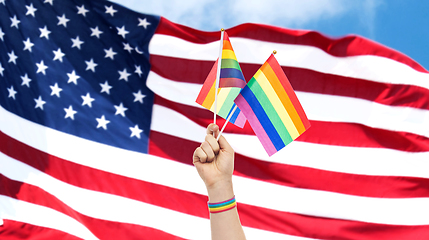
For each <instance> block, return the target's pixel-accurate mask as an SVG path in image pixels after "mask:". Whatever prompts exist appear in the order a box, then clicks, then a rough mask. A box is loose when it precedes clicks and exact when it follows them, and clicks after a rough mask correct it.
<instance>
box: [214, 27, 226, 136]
mask: <svg viewBox="0 0 429 240" xmlns="http://www.w3.org/2000/svg"><path fill="white" fill-rule="evenodd" d="M220 32H221V34H220V48H219V58H218V62H217V72H216V83H215V86H216V88H215V101H214V116H213V123H214V124H216V115H217V93H218V89H219V78H220V68H221V66H222V65H221V62H222V49H223V35H224V33H225V30H224V29H223V28H222V29H221V30H220ZM213 136H214V133H213Z"/></svg>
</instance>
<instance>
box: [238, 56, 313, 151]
mask: <svg viewBox="0 0 429 240" xmlns="http://www.w3.org/2000/svg"><path fill="white" fill-rule="evenodd" d="M235 103H236V104H237V106H238V108H240V110H241V112H242V113H244V115H245V116H246V118H247V119H248V120H249V123H250V126H251V127H252V128H253V131H254V132H255V134H256V136H257V137H258V138H259V141H261V143H262V145H263V147H264V148H265V151H267V153H268V155H269V156H271V155H273V154H274V153H276V152H277V151H279V150H280V149H282V148H283V147H285V146H286V145H287V144H289V143H291V142H292V141H293V140H295V139H296V138H297V137H298V136H299V135H301V134H302V133H303V132H304V131H305V130H307V129H308V128H309V127H310V122H309V121H308V118H307V116H306V115H305V112H304V110H303V108H302V106H301V104H300V103H299V101H298V98H297V97H296V94H295V92H294V91H293V88H292V86H291V85H290V83H289V80H288V79H287V77H286V75H285V73H284V72H283V70H282V68H281V67H280V64H279V63H278V62H277V60H276V58H275V57H274V55H273V54H271V56H270V57H269V58H268V59H267V61H266V62H265V63H264V65H262V67H261V68H259V70H258V71H257V72H256V73H255V75H254V76H253V77H252V79H250V80H249V82H248V83H247V85H246V86H245V87H244V88H243V90H241V92H240V94H239V95H238V96H237V98H236V99H235Z"/></svg>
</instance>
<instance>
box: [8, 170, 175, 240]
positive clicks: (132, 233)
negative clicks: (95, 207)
mask: <svg viewBox="0 0 429 240" xmlns="http://www.w3.org/2000/svg"><path fill="white" fill-rule="evenodd" d="M0 183H2V185H3V186H5V187H4V188H0V194H1V195H6V196H9V197H12V198H15V199H19V200H22V201H26V202H30V203H34V204H37V205H41V206H45V207H49V208H51V209H54V210H56V211H58V212H61V213H63V214H65V215H68V216H70V217H72V218H74V219H76V220H77V221H79V222H80V223H82V224H83V225H85V227H86V228H88V229H89V230H90V231H91V232H92V233H93V234H94V235H95V236H96V237H97V238H99V239H136V240H137V239H143V238H145V239H182V238H179V237H177V236H174V235H171V234H169V233H166V232H163V231H161V230H158V229H154V228H150V227H145V226H141V225H136V224H129V223H121V222H113V221H107V220H102V219H97V218H92V217H88V216H86V215H83V214H81V213H79V212H77V211H75V210H74V209H72V208H70V207H69V206H68V205H66V204H64V203H63V202H62V201H60V200H59V199H58V198H56V197H55V196H53V195H51V194H50V193H48V192H45V191H44V190H43V189H41V188H39V187H36V186H33V185H30V184H26V183H22V182H18V181H14V180H11V179H9V178H7V177H5V176H3V175H1V174H0ZM112 207H114V206H112ZM41 217H43V216H41ZM11 227H12V229H13V226H11ZM0 229H1V228H0ZM7 231H11V229H8V230H7ZM57 232H58V231H57ZM31 234H32V235H33V234H34V235H35V236H34V237H36V236H37V237H39V238H37V239H63V238H54V237H53V236H52V237H51V236H50V237H47V238H43V235H42V236H40V235H39V234H43V232H42V233H38V232H32V233H31ZM64 235H65V236H67V235H68V234H64ZM0 236H2V235H1V230H0ZM68 236H70V235H68ZM2 237H3V236H2ZM32 237H33V236H32ZM2 239H3V238H2ZM35 239H36V238H35ZM70 239H75V238H70Z"/></svg>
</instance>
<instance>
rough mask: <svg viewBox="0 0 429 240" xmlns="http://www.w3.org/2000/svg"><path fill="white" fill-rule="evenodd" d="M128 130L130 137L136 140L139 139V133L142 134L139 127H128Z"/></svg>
mask: <svg viewBox="0 0 429 240" xmlns="http://www.w3.org/2000/svg"><path fill="white" fill-rule="evenodd" d="M130 130H131V136H130V137H136V138H138V139H140V133H142V132H143V130H141V129H140V128H139V125H137V124H136V125H135V126H134V127H130Z"/></svg>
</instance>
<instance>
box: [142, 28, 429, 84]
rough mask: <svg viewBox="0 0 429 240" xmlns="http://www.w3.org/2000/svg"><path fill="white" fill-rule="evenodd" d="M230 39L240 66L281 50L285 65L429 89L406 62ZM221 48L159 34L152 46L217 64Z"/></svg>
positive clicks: (426, 77) (158, 50)
mask: <svg viewBox="0 0 429 240" xmlns="http://www.w3.org/2000/svg"><path fill="white" fill-rule="evenodd" d="M230 40H231V44H232V45H233V47H234V52H235V55H236V56H237V60H238V62H240V63H253V64H258V65H262V64H263V63H264V62H265V61H266V60H267V58H268V57H269V55H270V54H271V53H272V51H273V50H277V54H276V59H277V61H278V62H279V63H280V65H282V66H289V67H297V68H305V69H311V70H313V71H318V72H322V73H327V74H334V75H339V76H344V77H352V78H359V79H366V80H372V81H377V82H382V83H394V84H405V85H415V86H420V87H424V88H427V89H429V74H427V73H421V72H418V71H416V70H414V69H412V68H411V67H409V66H407V65H405V64H403V63H400V62H397V61H394V60H391V59H389V58H385V57H379V56H372V55H361V56H353V57H335V56H332V55H329V54H327V53H326V52H324V51H323V50H321V49H319V48H316V47H312V46H305V45H294V44H281V43H273V42H264V41H258V40H253V39H246V38H234V37H231V38H230ZM218 45H219V43H218V42H211V43H207V44H196V43H192V42H188V41H185V40H183V39H180V38H177V37H173V36H168V35H162V34H155V35H154V36H153V38H152V40H151V42H150V44H149V52H150V53H151V54H153V55H161V56H169V57H177V58H185V59H193V60H206V61H215V60H216V58H217V56H216V53H217V46H218Z"/></svg>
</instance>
